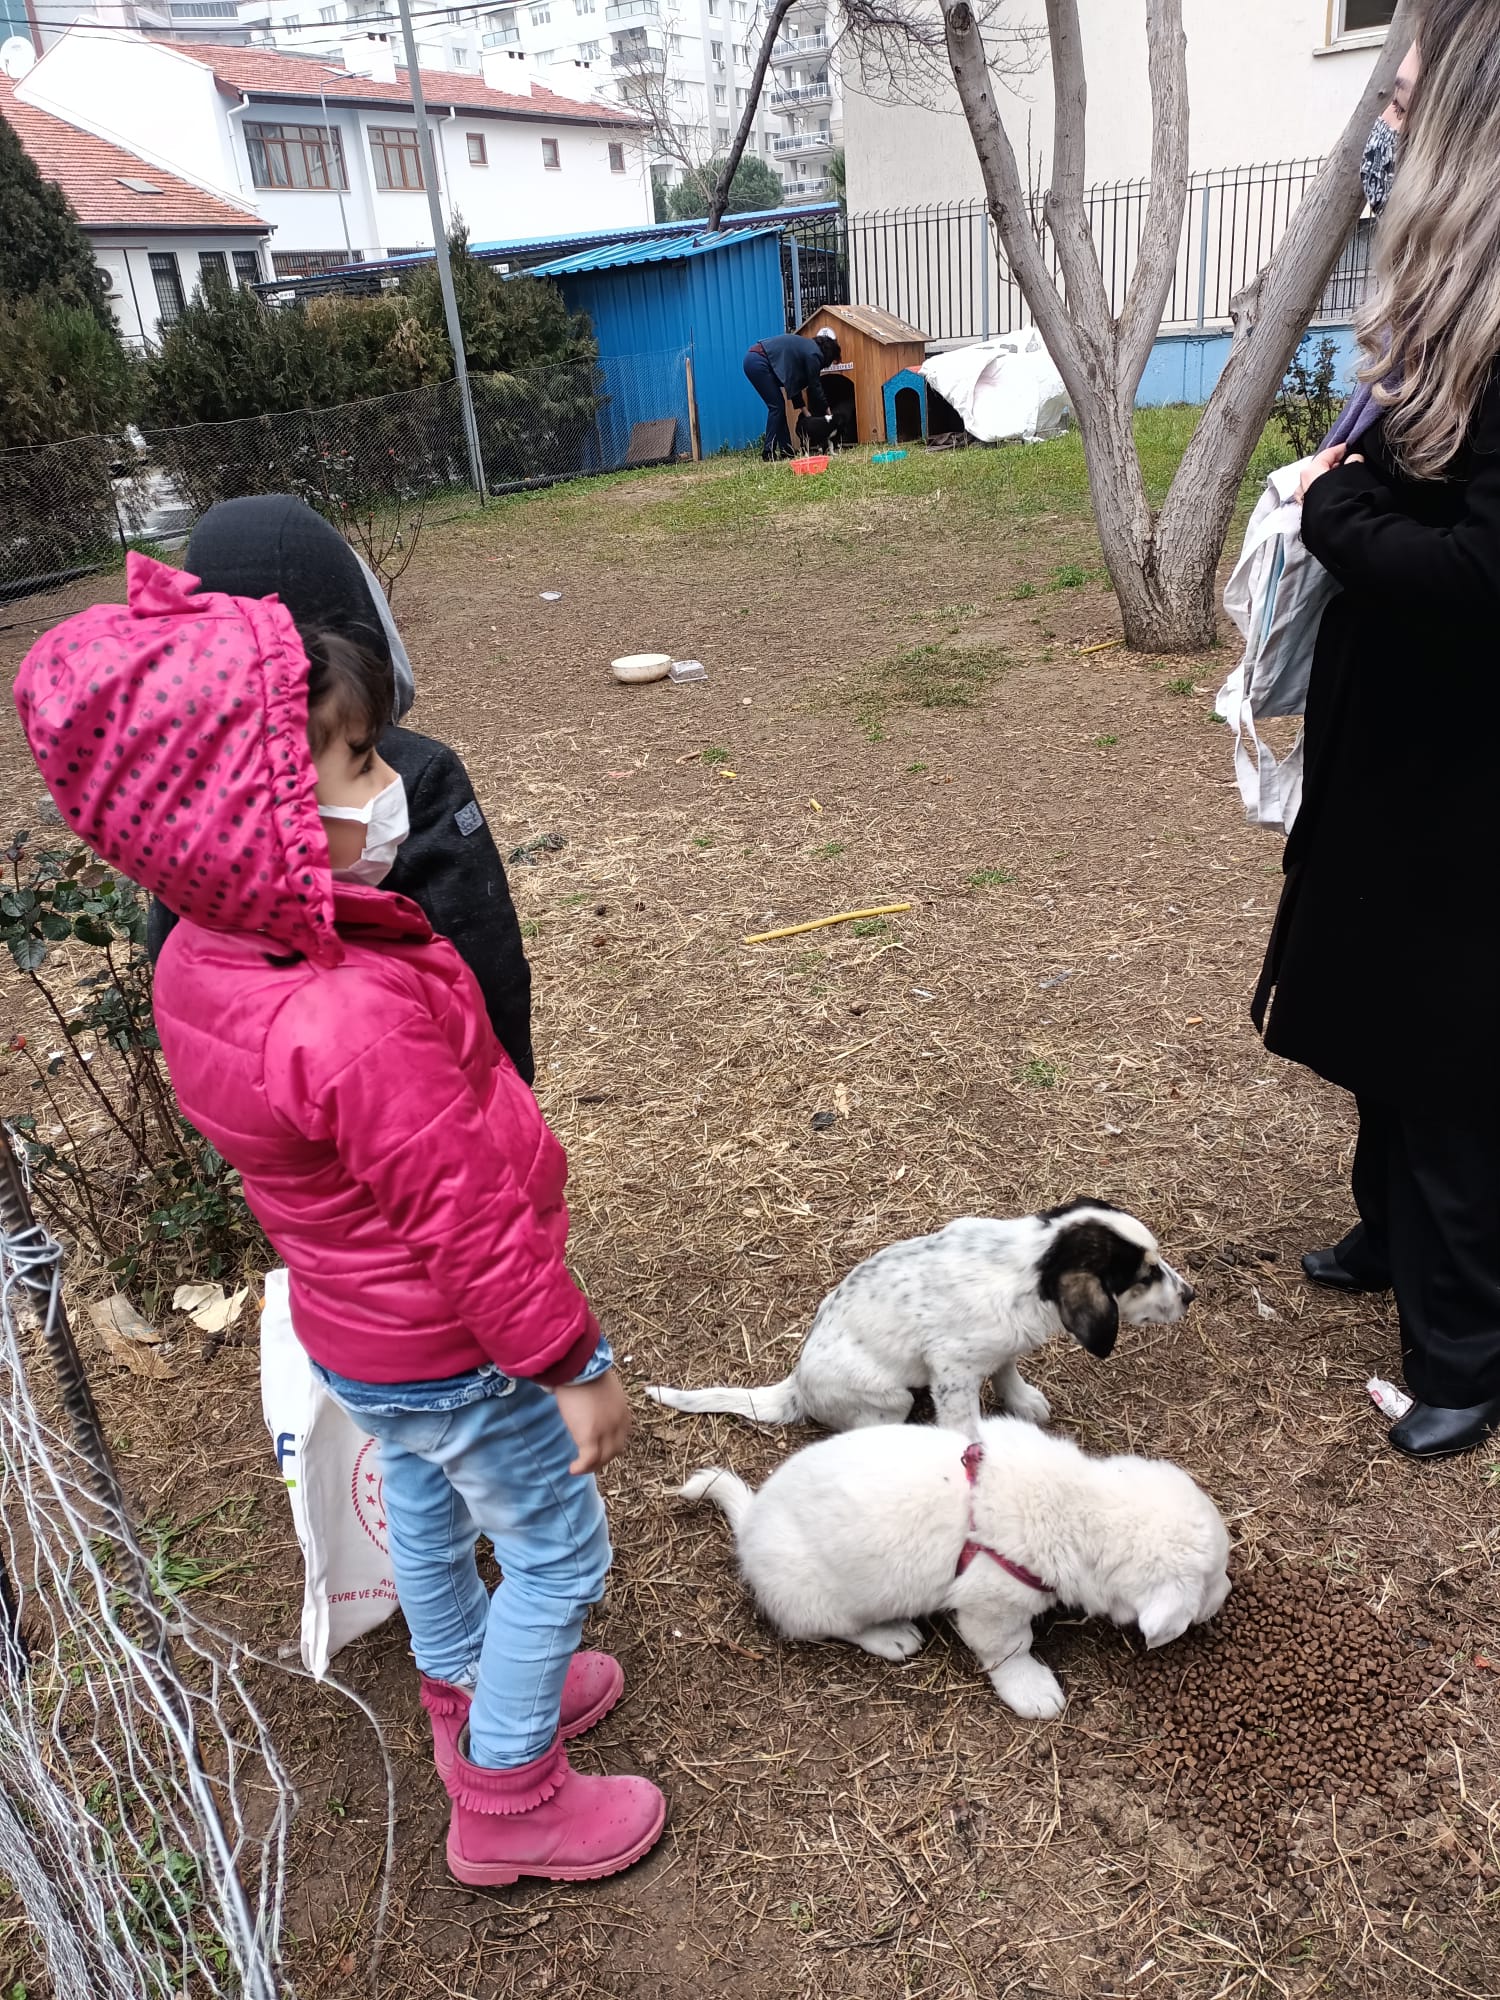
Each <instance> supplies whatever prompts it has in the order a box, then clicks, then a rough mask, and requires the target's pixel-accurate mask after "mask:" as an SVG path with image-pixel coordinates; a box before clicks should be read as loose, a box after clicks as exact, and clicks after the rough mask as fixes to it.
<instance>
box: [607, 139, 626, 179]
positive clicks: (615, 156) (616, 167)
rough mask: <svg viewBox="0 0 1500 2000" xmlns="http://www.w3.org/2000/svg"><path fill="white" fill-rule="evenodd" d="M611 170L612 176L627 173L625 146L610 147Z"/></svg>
mask: <svg viewBox="0 0 1500 2000" xmlns="http://www.w3.org/2000/svg"><path fill="white" fill-rule="evenodd" d="M609 170H610V172H611V173H612V174H623V173H624V171H625V148H624V147H623V146H617V145H613V144H612V145H611V146H610V149H609Z"/></svg>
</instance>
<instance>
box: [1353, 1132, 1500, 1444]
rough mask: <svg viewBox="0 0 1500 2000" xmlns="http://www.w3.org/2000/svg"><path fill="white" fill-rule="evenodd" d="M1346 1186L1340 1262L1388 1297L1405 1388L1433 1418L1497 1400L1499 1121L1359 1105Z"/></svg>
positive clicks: (1499, 1388)
mask: <svg viewBox="0 0 1500 2000" xmlns="http://www.w3.org/2000/svg"><path fill="white" fill-rule="evenodd" d="M1351 1179H1352V1185H1353V1193H1354V1201H1355V1206H1356V1207H1357V1208H1358V1210H1359V1215H1360V1220H1359V1226H1358V1227H1357V1228H1356V1229H1353V1230H1351V1231H1350V1233H1349V1235H1348V1236H1346V1237H1345V1238H1344V1240H1343V1242H1342V1243H1341V1244H1340V1245H1339V1253H1338V1254H1339V1261H1340V1262H1341V1263H1342V1264H1343V1265H1344V1267H1345V1269H1346V1270H1348V1271H1350V1272H1352V1273H1353V1275H1354V1276H1355V1277H1357V1278H1359V1279H1360V1280H1361V1282H1363V1283H1370V1284H1373V1285H1379V1284H1382V1283H1385V1282H1389V1284H1390V1285H1391V1286H1392V1288H1393V1289H1394V1291H1395V1294H1396V1306H1397V1310H1398V1311H1399V1313H1400V1316H1401V1359H1402V1365H1403V1367H1404V1370H1405V1374H1406V1385H1407V1387H1408V1388H1409V1389H1410V1390H1411V1392H1412V1394H1413V1395H1414V1396H1415V1397H1416V1398H1417V1399H1418V1401H1419V1402H1423V1403H1431V1404H1434V1405H1436V1407H1438V1408H1439V1409H1454V1410H1457V1409H1467V1408H1469V1407H1470V1406H1471V1405H1473V1404H1475V1403H1485V1402H1488V1401H1489V1400H1490V1398H1491V1397H1493V1396H1500V1121H1493V1122H1490V1123H1484V1122H1482V1121H1480V1120H1475V1121H1474V1122H1473V1123H1465V1124H1458V1123H1454V1122H1452V1121H1450V1120H1448V1119H1445V1118H1432V1117H1428V1116H1426V1115H1424V1114H1420V1113H1413V1112H1408V1111H1401V1110H1396V1109H1394V1108H1393V1107H1391V1106H1390V1105H1385V1104H1378V1103H1375V1102H1373V1101H1371V1100H1370V1099H1368V1098H1363V1097H1362V1098H1360V1100H1359V1143H1358V1144H1357V1145H1356V1147H1355V1149H1354V1172H1353V1175H1352V1177H1351Z"/></svg>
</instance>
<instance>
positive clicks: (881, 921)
mask: <svg viewBox="0 0 1500 2000" xmlns="http://www.w3.org/2000/svg"><path fill="white" fill-rule="evenodd" d="M850 928H851V929H852V930H853V932H854V935H855V936H856V937H888V936H889V935H890V929H891V927H890V925H889V924H888V923H887V922H886V920H885V918H884V917H861V918H860V920H859V922H858V923H857V924H853V925H851V926H850Z"/></svg>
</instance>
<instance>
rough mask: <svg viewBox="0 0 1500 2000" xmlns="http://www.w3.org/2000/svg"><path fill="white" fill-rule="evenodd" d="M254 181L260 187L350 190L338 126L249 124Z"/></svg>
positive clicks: (248, 146)
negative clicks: (348, 188)
mask: <svg viewBox="0 0 1500 2000" xmlns="http://www.w3.org/2000/svg"><path fill="white" fill-rule="evenodd" d="M245 147H246V150H247V151H248V153H249V155H250V178H251V180H252V181H253V182H254V183H255V185H256V187H258V188H347V187H348V185H349V176H348V175H347V174H346V173H345V171H344V147H343V141H342V140H341V139H340V137H339V134H338V129H337V127H330V126H327V125H247V126H246V127H245Z"/></svg>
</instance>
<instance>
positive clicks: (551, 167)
mask: <svg viewBox="0 0 1500 2000" xmlns="http://www.w3.org/2000/svg"><path fill="white" fill-rule="evenodd" d="M542 165H543V166H544V167H545V168H546V169H547V171H548V173H549V174H555V173H556V172H557V171H558V170H559V168H560V167H561V166H562V160H561V158H560V156H559V154H558V150H557V141H556V140H555V139H543V141H542Z"/></svg>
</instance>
